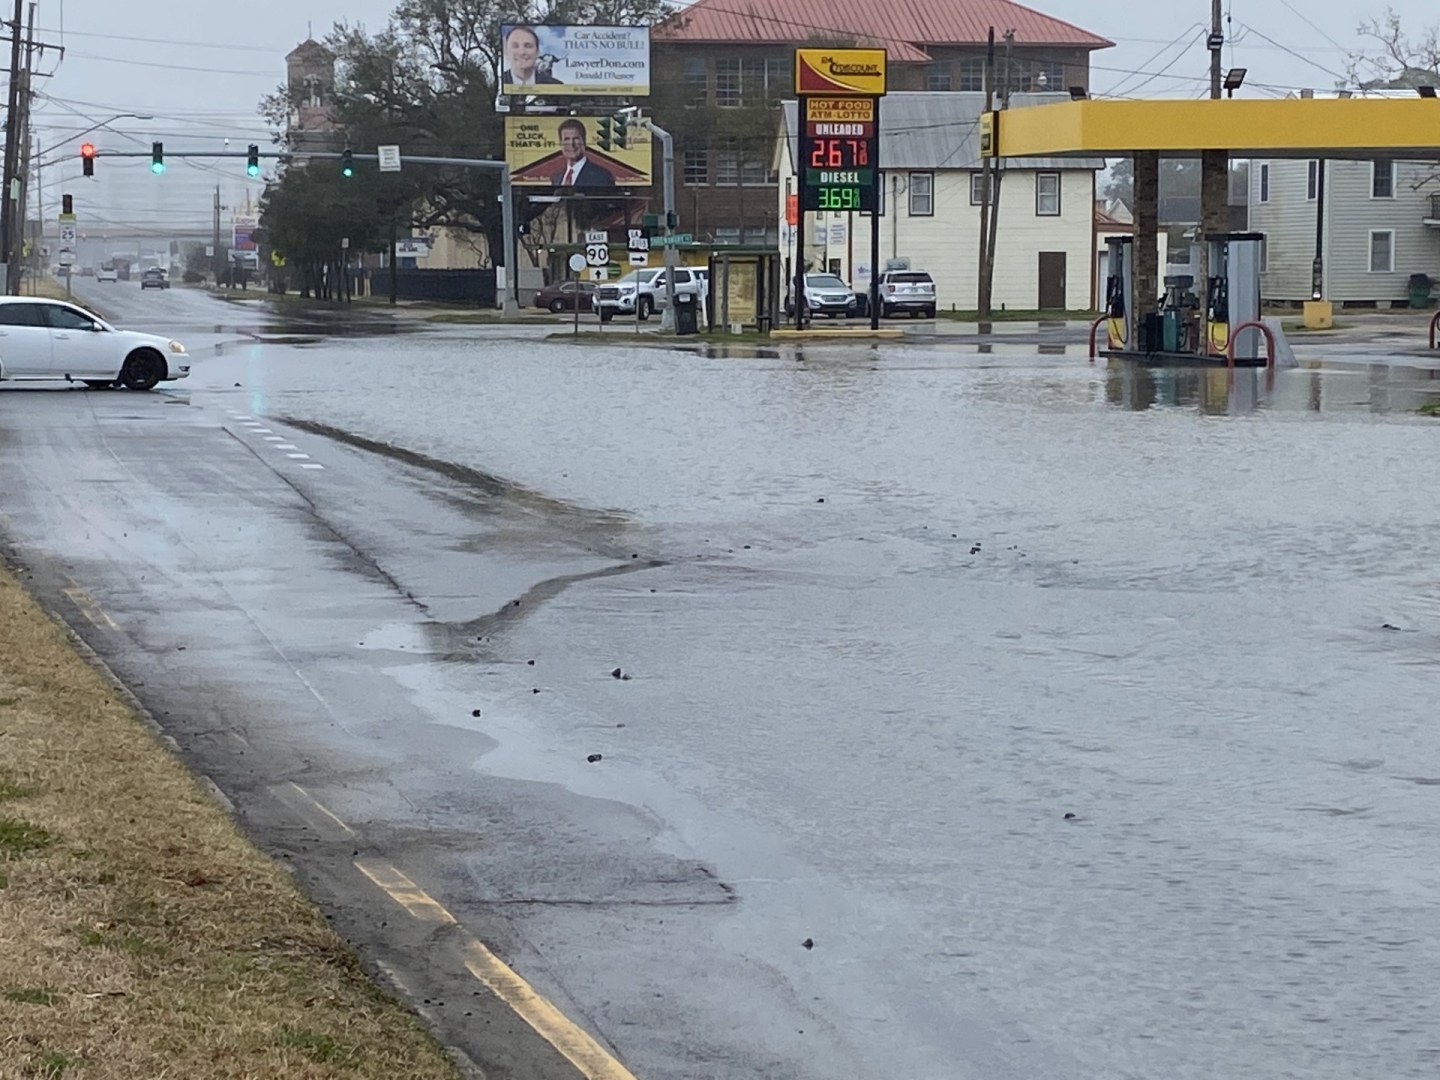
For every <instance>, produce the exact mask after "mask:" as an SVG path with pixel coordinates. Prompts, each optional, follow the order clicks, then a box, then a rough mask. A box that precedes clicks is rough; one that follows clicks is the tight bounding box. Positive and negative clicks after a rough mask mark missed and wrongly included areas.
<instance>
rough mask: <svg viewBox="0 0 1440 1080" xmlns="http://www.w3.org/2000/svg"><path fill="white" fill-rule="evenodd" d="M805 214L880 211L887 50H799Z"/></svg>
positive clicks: (797, 70)
mask: <svg viewBox="0 0 1440 1080" xmlns="http://www.w3.org/2000/svg"><path fill="white" fill-rule="evenodd" d="M795 88H796V90H797V91H798V92H799V94H800V105H801V113H802V118H801V123H802V125H803V130H802V131H801V133H800V160H799V162H797V163H796V164H797V165H798V167H799V171H800V172H801V175H802V178H803V183H802V184H801V185H800V194H801V199H800V202H801V206H800V209H802V210H831V211H837V210H864V211H871V212H873V211H875V210H876V209H877V208H878V205H879V199H878V197H877V196H878V192H879V184H880V179H879V174H880V158H879V138H878V136H877V131H876V127H877V121H878V119H879V115H878V114H879V109H878V102H879V98H880V96H881V95H883V94H884V93H885V50H884V49H796V50H795Z"/></svg>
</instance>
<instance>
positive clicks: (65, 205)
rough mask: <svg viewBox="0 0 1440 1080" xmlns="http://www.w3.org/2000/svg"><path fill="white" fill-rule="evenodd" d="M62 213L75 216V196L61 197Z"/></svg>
mask: <svg viewBox="0 0 1440 1080" xmlns="http://www.w3.org/2000/svg"><path fill="white" fill-rule="evenodd" d="M60 212H61V213H62V214H73V213H75V196H73V195H61V196H60Z"/></svg>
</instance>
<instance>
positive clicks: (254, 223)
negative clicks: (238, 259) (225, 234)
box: [230, 214, 260, 251]
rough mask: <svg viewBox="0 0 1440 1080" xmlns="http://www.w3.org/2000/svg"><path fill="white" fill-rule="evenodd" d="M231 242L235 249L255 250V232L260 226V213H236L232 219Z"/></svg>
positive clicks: (232, 247)
mask: <svg viewBox="0 0 1440 1080" xmlns="http://www.w3.org/2000/svg"><path fill="white" fill-rule="evenodd" d="M230 224H231V244H230V247H231V249H232V250H234V251H255V250H256V244H255V240H254V232H255V230H256V229H258V228H260V215H259V214H234V215H232V216H231V219H230Z"/></svg>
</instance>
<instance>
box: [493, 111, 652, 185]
mask: <svg viewBox="0 0 1440 1080" xmlns="http://www.w3.org/2000/svg"><path fill="white" fill-rule="evenodd" d="M604 123H610V124H613V123H614V119H613V118H612V117H609V116H533V115H532V116H507V117H506V118H505V164H506V166H507V167H508V168H509V169H510V182H511V183H512V184H516V185H523V186H526V187H554V188H574V189H577V190H578V191H582V192H583V191H595V190H597V189H600V190H603V189H605V188H617V187H620V188H628V187H649V186H650V158H651V156H650V132H649V131H648V130H647V129H645V128H630V129H629V130H628V131H627V132H626V133H625V141H626V142H627V143H628V144H629V145H628V146H625V147H623V148H621V147H618V146H613V145H612V148H611V149H609V150H604V149H601V148H600V147H599V146H597V145H596V143H597V136H598V134H599V132H600V130H601V125H602V124H604Z"/></svg>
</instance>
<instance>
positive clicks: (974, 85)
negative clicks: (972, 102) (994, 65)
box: [960, 58, 985, 91]
mask: <svg viewBox="0 0 1440 1080" xmlns="http://www.w3.org/2000/svg"><path fill="white" fill-rule="evenodd" d="M960 89H961V90H970V91H978V90H984V89H985V61H984V60H981V59H979V58H976V59H972V60H966V61H965V62H964V63H962V64H961V65H960Z"/></svg>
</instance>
